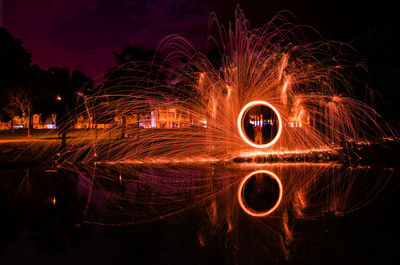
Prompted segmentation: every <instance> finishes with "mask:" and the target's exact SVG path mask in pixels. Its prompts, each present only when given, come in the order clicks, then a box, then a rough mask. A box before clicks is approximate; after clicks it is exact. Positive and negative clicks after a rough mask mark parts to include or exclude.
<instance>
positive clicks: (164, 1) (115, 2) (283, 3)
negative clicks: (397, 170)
mask: <svg viewBox="0 0 400 265" xmlns="http://www.w3.org/2000/svg"><path fill="white" fill-rule="evenodd" d="M237 3H239V4H240V6H241V8H242V9H243V10H244V12H245V14H246V17H247V18H248V19H249V20H250V21H251V23H252V25H253V26H255V27H257V26H262V25H263V24H264V23H266V22H268V21H269V20H270V19H271V18H272V17H273V16H274V15H275V14H276V13H277V12H278V11H280V10H289V11H291V12H292V13H293V14H294V15H295V16H296V17H297V18H298V20H299V22H300V23H302V24H308V25H311V26H313V27H314V28H316V29H317V30H318V31H320V32H321V33H322V34H323V36H324V37H326V38H327V39H335V40H344V41H351V40H352V39H353V38H356V37H357V36H358V35H359V34H362V32H363V31H365V30H371V29H374V28H377V27H396V26H395V25H394V22H395V21H396V20H397V19H396V18H397V15H396V14H394V13H395V12H396V8H395V7H394V6H393V5H394V3H390V2H385V1H378V2H377V3H373V4H370V3H369V1H364V2H354V1H334V2H333V1H321V0H319V1H314V0H312V1H293V0H292V1H291V0H279V1H254V0H245V1H227V0H223V1H215V0H214V1H213V0H174V1H173V0H151V1H146V0H68V1H66V0H36V1H33V0H0V9H1V13H0V26H3V27H5V28H6V29H7V30H8V31H9V32H10V33H11V34H12V35H13V36H14V37H16V38H19V39H21V40H22V42H23V45H24V47H25V48H26V49H28V51H29V52H31V54H32V60H33V63H35V64H39V66H40V67H42V68H44V69H47V68H49V67H51V66H66V67H69V68H72V69H80V70H83V71H84V72H85V73H87V74H88V75H90V76H91V77H95V76H97V75H101V74H102V73H103V72H105V71H106V70H107V69H109V68H111V67H113V66H114V65H115V60H114V57H113V55H112V52H116V51H118V50H119V49H120V48H121V47H122V46H123V45H124V44H127V43H130V44H136V45H141V46H143V47H144V48H147V49H151V48H155V47H156V46H157V44H158V43H159V41H160V40H161V39H162V38H163V37H165V36H166V35H168V34H172V33H177V34H181V35H184V36H186V37H188V38H189V39H190V40H191V41H192V42H194V43H195V44H196V45H197V46H198V47H199V48H204V46H205V39H206V34H207V23H208V17H209V14H210V12H215V13H216V14H217V16H218V17H219V19H220V20H221V22H223V23H226V22H227V21H232V20H233V16H234V10H235V7H236V4H237Z"/></svg>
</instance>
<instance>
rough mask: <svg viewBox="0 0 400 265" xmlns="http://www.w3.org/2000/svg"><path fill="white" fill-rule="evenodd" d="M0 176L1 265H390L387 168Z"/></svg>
mask: <svg viewBox="0 0 400 265" xmlns="http://www.w3.org/2000/svg"><path fill="white" fill-rule="evenodd" d="M0 173H1V174H0V175H1V178H0V198H1V199H0V209H1V226H0V227H1V228H0V229H1V235H2V237H1V239H0V264H92V263H96V264H271V263H272V264H273V263H277V264H299V263H304V264H343V263H345V264H377V263H381V264H391V263H392V262H393V261H394V260H395V259H394V258H395V253H396V249H397V247H398V246H399V244H398V243H396V242H394V241H393V240H397V239H398V235H399V228H398V224H397V223H398V222H397V219H395V216H396V211H397V209H398V203H399V196H398V195H399V191H398V189H397V188H396V187H399V185H398V184H399V180H398V179H399V174H398V170H396V169H393V168H382V167H380V168H375V167H365V166H358V167H344V166H341V165H336V164H309V163H307V164H305V163H298V164H293V163H281V164H262V165H254V164H228V165H227V164H224V165H218V164H201V165H165V166H157V167H154V166H150V165H149V166H145V165H140V166H137V165H127V164H125V165H107V164H103V165H96V166H86V167H80V168H57V169H54V168H45V167H36V168H28V167H27V168H21V167H19V168H14V169H9V168H7V169H5V168H3V169H0ZM382 262H383V263H382Z"/></svg>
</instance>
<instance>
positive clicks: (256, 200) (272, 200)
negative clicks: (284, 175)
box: [238, 170, 282, 217]
mask: <svg viewBox="0 0 400 265" xmlns="http://www.w3.org/2000/svg"><path fill="white" fill-rule="evenodd" d="M281 199H282V184H281V181H280V180H279V178H278V176H276V175H275V174H274V173H272V172H271V171H267V170H257V171H254V172H252V173H250V174H249V175H247V176H246V177H244V178H243V179H242V181H241V182H240V184H239V188H238V201H239V204H240V206H241V207H242V209H243V210H244V211H245V212H246V213H247V214H249V215H251V216H255V217H264V216H267V215H269V214H271V213H272V212H273V211H275V209H276V208H277V207H278V206H279V203H280V202H281Z"/></svg>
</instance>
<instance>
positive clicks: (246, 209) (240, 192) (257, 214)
mask: <svg viewBox="0 0 400 265" xmlns="http://www.w3.org/2000/svg"><path fill="white" fill-rule="evenodd" d="M256 174H267V175H269V176H270V177H271V178H273V179H274V180H276V183H277V184H278V187H279V196H278V199H277V200H276V203H275V205H274V206H273V207H272V208H271V209H269V210H268V211H265V212H257V211H254V210H253V209H250V208H249V207H247V206H246V204H245V203H244V201H243V190H244V187H245V185H246V183H247V181H248V180H249V179H250V178H251V177H252V176H254V175H256ZM282 193H283V188H282V183H281V180H280V179H279V178H278V176H277V175H275V174H274V173H272V172H271V171H268V170H257V171H254V172H252V173H250V174H248V175H247V176H246V177H244V178H243V179H242V181H241V182H240V184H239V188H238V192H237V195H238V200H239V205H240V207H241V208H242V209H243V211H244V212H245V213H247V214H248V215H251V216H254V217H265V216H267V215H270V214H271V213H272V212H274V211H275V210H276V208H278V206H279V204H280V203H281V200H282Z"/></svg>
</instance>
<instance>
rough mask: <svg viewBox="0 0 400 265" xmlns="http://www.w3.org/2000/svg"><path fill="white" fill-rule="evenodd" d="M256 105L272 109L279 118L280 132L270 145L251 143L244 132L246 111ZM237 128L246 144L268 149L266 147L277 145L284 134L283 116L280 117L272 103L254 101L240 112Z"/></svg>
mask: <svg viewBox="0 0 400 265" xmlns="http://www.w3.org/2000/svg"><path fill="white" fill-rule="evenodd" d="M254 105H264V106H267V107H270V108H271V109H272V110H273V111H274V112H275V114H276V116H277V117H278V123H279V125H278V132H277V133H276V136H275V138H274V139H272V141H271V142H269V143H266V144H255V143H253V142H251V141H250V140H249V139H248V138H247V136H246V134H245V132H244V129H243V122H242V119H243V116H244V114H245V113H246V111H247V110H248V109H249V108H250V107H252V106H254ZM237 127H238V130H239V134H240V136H241V137H242V139H243V140H244V141H245V142H246V143H248V144H249V145H251V146H253V147H256V148H266V147H269V146H271V145H273V144H274V143H276V141H278V139H279V137H280V136H281V133H282V118H281V115H279V112H278V110H277V109H276V108H275V107H274V106H273V105H271V104H270V103H268V102H266V101H263V100H255V101H252V102H249V103H247V104H246V105H245V106H244V107H243V108H242V110H241V111H240V113H239V116H238V120H237Z"/></svg>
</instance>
